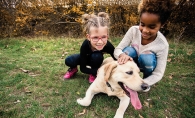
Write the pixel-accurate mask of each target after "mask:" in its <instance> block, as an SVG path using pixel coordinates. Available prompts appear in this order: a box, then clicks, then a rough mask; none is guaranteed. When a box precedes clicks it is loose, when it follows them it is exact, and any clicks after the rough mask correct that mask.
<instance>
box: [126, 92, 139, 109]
mask: <svg viewBox="0 0 195 118" xmlns="http://www.w3.org/2000/svg"><path fill="white" fill-rule="evenodd" d="M128 91H129V93H130V99H131V104H132V105H133V107H134V108H135V109H136V110H139V109H141V108H142V104H141V102H140V100H139V98H138V94H137V92H136V91H133V90H131V89H128Z"/></svg>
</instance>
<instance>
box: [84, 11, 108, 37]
mask: <svg viewBox="0 0 195 118" xmlns="http://www.w3.org/2000/svg"><path fill="white" fill-rule="evenodd" d="M82 24H83V34H84V35H86V34H89V33H90V28H91V27H97V28H99V27H100V26H101V27H105V26H107V27H108V29H109V25H110V19H109V16H108V14H107V13H105V12H99V13H98V14H97V15H95V14H83V15H82Z"/></svg>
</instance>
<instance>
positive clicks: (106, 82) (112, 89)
mask: <svg viewBox="0 0 195 118" xmlns="http://www.w3.org/2000/svg"><path fill="white" fill-rule="evenodd" d="M106 85H107V86H108V87H110V89H111V91H112V92H113V91H114V89H113V88H112V86H111V85H110V84H109V83H108V82H106Z"/></svg>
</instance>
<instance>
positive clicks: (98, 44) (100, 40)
mask: <svg viewBox="0 0 195 118" xmlns="http://www.w3.org/2000/svg"><path fill="white" fill-rule="evenodd" d="M87 39H88V40H89V41H90V43H91V48H92V50H93V51H95V50H102V49H103V48H104V46H105V45H106V44H107V40H108V27H107V26H105V27H101V26H100V27H98V28H97V27H90V33H89V34H87Z"/></svg>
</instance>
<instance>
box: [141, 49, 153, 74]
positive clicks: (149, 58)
mask: <svg viewBox="0 0 195 118" xmlns="http://www.w3.org/2000/svg"><path fill="white" fill-rule="evenodd" d="M138 61H139V65H140V68H141V69H143V70H147V71H148V72H152V71H153V70H154V69H155V68H156V55H155V54H154V53H153V52H150V51H147V52H144V53H142V54H140V56H139V58H138Z"/></svg>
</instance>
